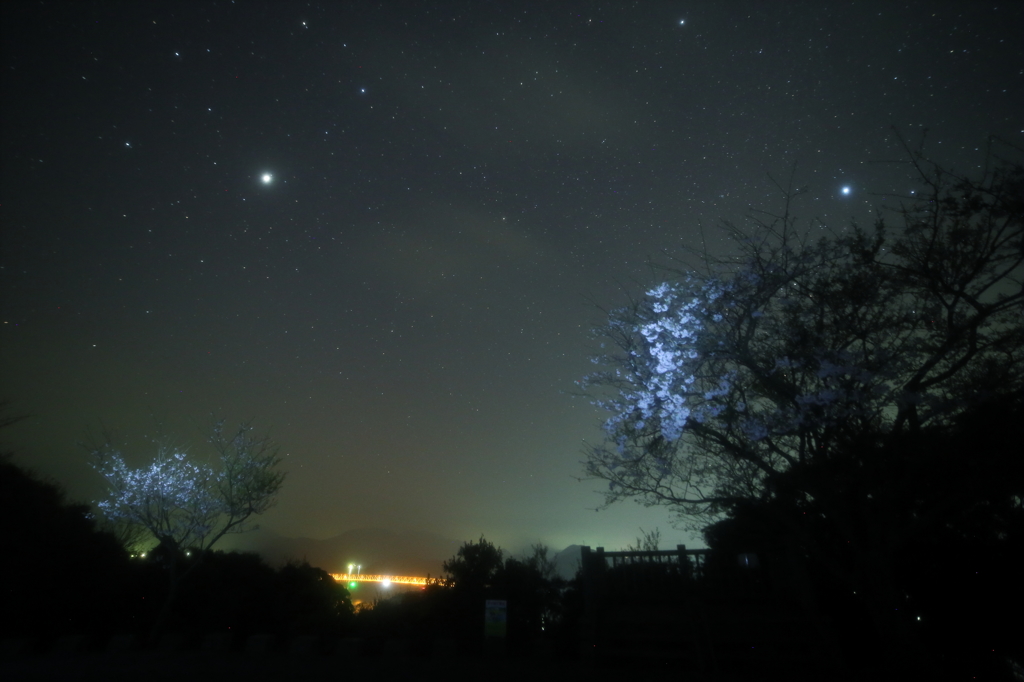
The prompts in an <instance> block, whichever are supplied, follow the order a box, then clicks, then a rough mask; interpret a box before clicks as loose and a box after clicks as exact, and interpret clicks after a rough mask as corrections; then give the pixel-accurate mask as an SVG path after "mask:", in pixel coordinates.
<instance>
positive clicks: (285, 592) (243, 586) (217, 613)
mask: <svg viewBox="0 0 1024 682" xmlns="http://www.w3.org/2000/svg"><path fill="white" fill-rule="evenodd" d="M0 528H2V530H3V537H4V538H5V544H6V545H7V550H8V551H7V552H5V558H4V560H3V561H2V562H0V565H2V566H3V568H2V571H0V585H2V586H3V587H2V589H3V591H4V595H5V596H4V609H3V610H2V615H0V637H3V638H25V637H32V638H39V639H41V640H46V639H53V638H58V637H62V636H68V635H83V634H85V635H90V636H93V637H95V638H101V637H104V636H110V635H114V634H118V635H120V634H133V635H137V636H138V638H139V641H140V642H145V641H146V640H147V639H148V638H149V637H150V636H151V635H152V634H153V633H154V628H155V626H156V624H157V622H158V621H159V620H160V617H161V610H162V609H163V608H165V605H167V604H168V603H172V606H173V608H170V609H168V613H167V614H166V617H165V619H164V622H163V624H162V627H161V628H160V632H166V633H176V634H180V635H184V636H186V637H194V638H199V637H202V636H204V635H208V634H211V633H218V632H220V633H225V634H228V635H230V636H231V638H232V639H234V640H237V641H238V642H242V641H244V639H245V638H246V637H247V636H248V635H251V634H257V633H259V634H273V635H278V636H281V637H288V636H294V635H311V634H315V635H343V634H346V633H348V632H350V630H351V627H352V624H353V618H354V610H353V608H352V603H351V601H350V599H349V594H348V591H347V590H346V589H345V588H344V586H342V585H339V584H338V583H337V582H336V581H335V580H334V579H333V578H332V577H331V576H330V575H329V574H328V573H327V572H326V571H324V570H323V569H320V568H315V567H313V566H310V565H309V564H307V563H289V564H287V565H285V566H282V567H280V568H277V569H275V568H272V567H270V566H269V565H267V564H266V563H264V562H263V560H262V559H261V558H260V557H259V556H257V555H256V554H248V553H235V552H219V551H207V552H203V553H190V554H189V556H187V557H186V558H185V561H186V562H189V563H190V564H194V565H195V566H194V570H192V571H191V572H190V575H189V577H188V580H187V581H186V582H185V583H184V584H183V585H181V586H180V588H179V589H178V594H177V595H175V599H174V600H173V601H171V600H168V591H169V590H170V589H171V585H170V584H169V582H168V579H167V572H166V570H165V566H164V563H165V559H166V557H163V556H162V553H161V550H160V548H159V547H158V548H157V549H156V550H154V551H153V552H150V553H148V554H147V555H146V556H145V557H142V556H134V557H133V556H131V555H130V554H129V553H128V552H127V551H126V550H125V548H124V547H123V545H122V544H121V542H120V541H119V539H118V538H117V537H115V536H114V535H113V534H111V533H109V532H105V531H103V530H101V529H99V528H98V527H97V524H96V522H95V521H94V520H93V518H92V516H91V514H90V513H89V508H88V506H87V505H83V504H76V503H73V502H69V501H68V500H66V498H65V495H64V493H63V492H62V491H61V489H60V488H59V487H58V486H56V485H54V484H52V483H48V482H45V481H41V480H39V479H38V478H36V477H34V476H32V475H30V474H28V473H27V472H25V471H24V470H22V469H21V468H19V467H17V466H16V465H14V464H13V463H12V462H10V461H9V459H8V458H4V459H3V460H0Z"/></svg>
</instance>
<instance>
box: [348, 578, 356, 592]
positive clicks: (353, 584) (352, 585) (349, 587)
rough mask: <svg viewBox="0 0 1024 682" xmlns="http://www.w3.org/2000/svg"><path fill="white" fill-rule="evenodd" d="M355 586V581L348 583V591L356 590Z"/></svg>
mask: <svg viewBox="0 0 1024 682" xmlns="http://www.w3.org/2000/svg"><path fill="white" fill-rule="evenodd" d="M357 584H358V583H356V581H355V580H353V581H352V582H350V583H349V584H348V589H350V590H354V589H356V585H357Z"/></svg>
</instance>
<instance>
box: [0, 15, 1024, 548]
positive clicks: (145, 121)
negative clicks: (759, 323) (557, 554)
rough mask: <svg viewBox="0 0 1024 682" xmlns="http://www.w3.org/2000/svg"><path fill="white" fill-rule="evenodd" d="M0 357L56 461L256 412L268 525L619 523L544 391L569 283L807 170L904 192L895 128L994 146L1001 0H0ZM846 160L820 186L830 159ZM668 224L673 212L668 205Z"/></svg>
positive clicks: (630, 274)
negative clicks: (279, 486) (278, 459)
mask: <svg viewBox="0 0 1024 682" xmlns="http://www.w3.org/2000/svg"><path fill="white" fill-rule="evenodd" d="M2 27H3V28H2V30H3V64H2V67H3V69H2V79H3V80H2V100H0V102H2V106H0V116H2V158H0V162H2V184H0V221H2V223H0V224H2V244H0V247H2V248H0V268H2V270H0V279H2V301H0V313H2V324H0V349H2V356H0V377H2V386H3V388H2V392H0V393H2V395H0V397H3V398H6V399H8V400H9V401H11V404H12V407H13V410H14V411H16V412H25V413H28V414H30V415H31V418H30V419H29V420H26V421H24V422H22V423H20V424H18V425H16V426H14V427H12V428H10V429H7V430H6V433H4V434H0V435H3V440H4V442H5V445H6V446H7V447H9V448H10V449H13V450H14V451H15V453H16V455H15V461H17V462H18V463H21V464H25V465H27V466H29V467H31V468H33V469H34V470H36V471H37V472H39V473H41V474H43V475H46V476H51V477H53V478H54V479H55V480H57V481H59V482H60V483H61V484H62V485H64V486H65V487H66V488H67V490H68V491H69V494H70V495H71V497H73V498H76V499H82V500H91V499H96V498H97V497H98V496H99V495H100V494H101V493H102V488H101V486H100V479H99V476H98V475H97V474H95V473H94V472H93V471H92V470H91V469H90V468H89V466H88V457H87V453H86V451H85V450H84V449H82V448H81V447H79V445H78V443H79V442H81V441H83V440H84V439H85V438H86V437H87V435H88V433H89V432H90V431H91V432H92V433H93V434H94V435H95V434H97V433H98V432H99V431H100V429H101V428H102V427H103V426H104V425H105V426H106V427H108V428H110V429H112V430H114V431H115V432H116V433H118V434H121V435H122V436H123V437H124V441H125V442H126V444H127V447H126V450H127V451H128V452H131V453H134V456H136V457H137V459H136V461H137V462H139V463H141V462H143V461H144V460H145V458H147V457H149V456H151V455H152V454H153V452H154V448H153V446H152V445H151V444H149V443H148V441H147V438H149V439H151V438H153V437H154V436H157V435H158V434H159V433H166V434H174V435H177V436H179V437H180V439H181V440H188V441H198V440H200V436H201V431H200V425H201V424H203V423H205V422H206V421H207V420H208V415H209V414H211V413H216V414H219V415H223V416H225V417H227V418H228V419H230V420H232V421H239V420H242V419H247V418H255V420H256V423H257V424H259V425H262V426H265V427H269V428H271V432H272V435H273V436H274V438H275V439H276V440H277V441H278V442H279V443H280V444H281V446H282V453H286V459H285V466H286V468H287V471H288V479H287V481H286V484H285V487H284V489H283V491H282V494H281V496H280V502H279V504H278V506H277V507H276V508H274V509H273V510H271V511H270V512H269V513H268V514H267V515H266V516H265V517H264V518H263V519H262V520H261V523H262V525H263V527H264V528H266V529H268V530H270V531H272V532H274V533H278V534H281V535H287V536H306V537H313V538H326V537H330V536H333V535H336V534H339V533H342V532H345V531H348V530H352V529H360V528H382V529H390V530H395V531H429V532H431V533H437V534H440V535H442V536H444V537H449V538H454V539H457V540H468V539H471V538H476V537H478V536H479V535H480V534H481V533H483V534H485V535H486V536H487V538H488V539H490V540H493V541H495V542H496V543H497V544H499V545H501V546H504V547H506V548H507V549H511V550H518V549H521V548H522V547H523V546H525V545H526V544H527V543H530V542H534V541H538V540H542V541H544V542H546V543H548V544H550V545H552V546H553V547H555V548H561V547H563V546H565V545H568V544H572V543H577V544H589V545H592V546H597V545H604V546H607V547H609V548H619V547H623V546H624V545H625V544H626V543H628V542H631V541H633V540H634V538H635V537H636V536H637V535H638V534H639V528H640V527H643V528H644V529H646V530H650V529H651V528H653V527H656V526H658V527H660V528H661V531H662V538H663V544H664V545H667V546H671V545H674V544H675V543H676V542H687V543H690V544H695V540H694V539H692V538H691V537H690V535H689V534H688V533H686V532H683V531H674V530H672V529H671V528H670V527H669V523H668V513H667V512H666V511H665V510H661V509H645V508H643V507H640V506H637V505H632V504H627V505H620V506H617V507H614V508H612V509H608V510H603V511H600V512H595V509H596V508H597V507H598V506H599V505H600V503H601V496H600V494H599V493H598V492H595V491H599V490H600V489H602V487H603V484H602V483H601V482H599V481H583V482H580V481H579V480H578V477H579V476H580V475H581V473H582V467H581V465H580V461H581V459H582V457H583V455H582V448H583V441H584V440H595V439H599V438H600V437H601V433H600V430H599V428H598V425H599V423H600V421H601V419H602V415H601V413H600V412H599V411H598V410H597V409H596V408H594V407H593V406H591V405H590V404H589V402H588V401H587V400H586V399H579V398H573V397H572V396H571V394H572V393H573V391H574V389H575V384H574V381H575V380H577V379H579V378H581V377H582V376H583V375H585V374H586V373H587V372H589V371H590V370H591V369H592V368H593V366H592V365H591V364H590V362H589V356H590V355H591V354H593V351H594V345H593V342H592V341H591V340H590V339H589V336H588V331H589V330H590V328H591V327H593V326H594V325H596V324H599V323H600V322H601V320H602V313H601V311H600V310H599V309H598V307H597V306H598V305H601V306H606V307H614V306H616V305H619V304H621V303H623V302H624V301H625V294H624V293H623V291H624V290H625V291H630V292H633V293H636V292H638V291H642V287H643V285H645V284H649V283H652V282H653V281H654V277H655V275H653V274H652V273H651V271H650V270H649V268H648V267H647V262H648V260H649V259H650V258H653V259H655V260H658V261H660V262H665V261H666V260H667V259H668V256H666V255H663V254H665V253H666V252H667V253H668V254H673V253H678V252H679V251H680V249H682V248H686V247H689V248H696V249H700V248H704V247H705V246H706V247H707V248H708V249H709V250H711V251H713V252H720V251H721V249H722V247H723V245H725V244H726V240H725V239H724V236H723V233H722V232H720V231H718V230H717V229H716V226H717V225H718V224H719V223H720V222H721V221H722V220H723V219H726V220H733V221H739V220H741V219H742V218H743V216H744V214H745V213H746V212H747V210H748V209H749V208H750V207H756V208H766V209H777V208H778V207H779V202H778V192H777V191H776V190H775V188H774V187H773V185H772V184H771V182H770V181H769V178H768V175H769V174H771V175H772V176H774V177H776V178H781V179H783V180H785V179H786V178H788V176H789V174H790V172H791V170H792V169H793V167H794V164H796V169H797V170H796V180H795V182H796V184H797V185H800V186H804V185H806V186H807V188H808V191H807V193H806V194H805V195H803V196H802V197H801V199H800V201H799V202H798V204H797V205H796V211H797V212H798V213H799V214H801V215H802V216H803V217H804V218H805V221H804V222H803V223H801V224H809V223H810V221H811V220H812V219H818V220H820V223H819V224H818V226H817V227H815V228H813V229H819V230H820V229H834V230H839V229H842V227H843V226H845V225H847V224H849V222H850V219H851V216H857V217H859V219H860V220H861V221H862V222H865V223H867V222H870V220H871V216H872V211H873V210H874V209H876V208H877V207H880V206H881V205H882V203H883V202H884V199H883V198H882V197H881V196H879V194H880V193H883V194H884V193H887V192H901V193H905V192H907V191H909V190H910V189H911V188H912V186H911V185H910V184H909V183H908V182H907V179H908V174H907V171H906V169H905V168H901V167H898V166H893V165H891V164H885V163H878V162H879V161H885V160H891V159H895V158H897V157H899V150H898V147H897V145H896V144H895V142H894V138H893V136H892V134H891V132H890V128H891V127H892V126H896V127H897V128H898V129H899V130H900V131H902V133H903V134H904V135H905V136H906V137H907V139H908V140H911V141H912V142H914V143H915V144H916V143H917V142H919V141H920V139H921V135H922V132H923V130H924V129H928V130H929V132H928V135H927V146H926V149H927V150H928V151H929V152H930V153H931V155H932V156H934V157H935V158H936V159H937V160H939V161H941V162H943V163H944V164H946V165H949V166H953V167H955V168H956V169H958V170H961V171H963V172H972V171H974V170H975V169H976V168H977V165H978V163H980V161H981V159H982V154H981V152H980V151H978V150H979V149H980V150H984V148H985V145H986V140H987V139H988V136H989V135H997V136H1000V137H1002V138H1004V139H1006V140H1009V141H1011V142H1013V143H1014V144H1017V145H1022V144H1024V131H1022V127H1024V126H1022V120H1024V39H1022V38H1021V36H1022V35H1024V5H1022V4H1019V3H1011V2H1005V3H1003V2H992V3H984V4H983V3H978V2H962V3H952V2H941V3H940V2H936V3H926V2H913V3H902V2H893V1H891V0H885V1H882V2H820V1H819V2H808V3H799V2H765V1H764V0H756V1H753V2H727V1H722V2H716V3H711V2H636V3H629V2H539V1H537V2H511V1H509V2H483V1H479V2H477V1H473V2H438V3H433V2H408V3H404V2H397V1H394V0H387V1H385V2H381V3H371V2H354V3H342V2H338V3H319V4H316V3H314V4H300V3H297V2H289V3H284V2H280V3H277V2H271V3H258V2H217V3H211V2H203V3H182V2H175V3H166V4H160V3H104V2H91V3H89V2H79V3H73V4H59V3H20V4H19V3H4V4H3V9H2ZM844 187H846V188H848V193H844V192H843V188H844ZM702 227H703V233H704V242H703V243H702V239H701V233H702V230H701V228H702Z"/></svg>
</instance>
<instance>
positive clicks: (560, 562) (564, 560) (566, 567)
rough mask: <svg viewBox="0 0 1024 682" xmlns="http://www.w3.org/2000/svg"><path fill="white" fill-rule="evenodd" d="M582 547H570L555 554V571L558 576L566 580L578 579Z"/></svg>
mask: <svg viewBox="0 0 1024 682" xmlns="http://www.w3.org/2000/svg"><path fill="white" fill-rule="evenodd" d="M582 555H583V553H582V552H581V551H580V545H569V546H568V547H566V548H565V549H563V550H562V551H560V552H558V553H557V554H555V570H556V571H557V572H558V575H559V576H561V577H562V578H565V579H566V580H572V579H573V578H575V577H576V571H578V570H579V569H580V557H581V556H582Z"/></svg>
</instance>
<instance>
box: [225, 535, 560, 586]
mask: <svg viewBox="0 0 1024 682" xmlns="http://www.w3.org/2000/svg"><path fill="white" fill-rule="evenodd" d="M463 543H465V540H453V539H450V538H445V537H442V536H440V535H436V534H434V533H423V532H395V531H390V530H382V529H379V528H360V529H356V530H350V531H347V532H345V533H342V534H340V535H335V536H334V537H332V538H326V539H324V540H316V539H313V538H290V537H285V536H283V535H278V534H276V533H274V532H272V531H269V530H257V531H253V532H250V533H243V534H241V535H231V536H226V537H225V538H224V539H223V540H222V541H221V542H220V543H218V545H217V549H222V550H225V551H232V550H233V551H239V552H255V553H257V554H259V555H260V556H261V557H263V559H264V561H266V562H267V563H269V564H270V565H271V566H280V565H282V564H284V563H286V562H288V561H308V562H309V563H310V564H311V565H313V566H317V567H319V568H322V569H324V570H325V571H328V572H329V573H344V572H346V571H347V570H348V565H349V564H350V563H352V564H360V565H362V572H363V573H370V574H377V573H381V574H385V575H415V576H426V575H430V576H431V577H432V578H438V577H440V576H441V565H442V564H443V563H444V562H445V561H447V560H448V559H450V558H452V557H453V556H455V554H456V552H458V551H459V548H460V547H462V545H463ZM554 560H555V567H556V569H557V571H558V575H560V576H561V577H563V578H566V579H571V578H572V577H573V576H575V575H576V571H577V570H578V569H579V566H580V546H579V545H570V546H568V547H566V548H565V549H563V550H561V551H559V552H556V553H555V554H554Z"/></svg>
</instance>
